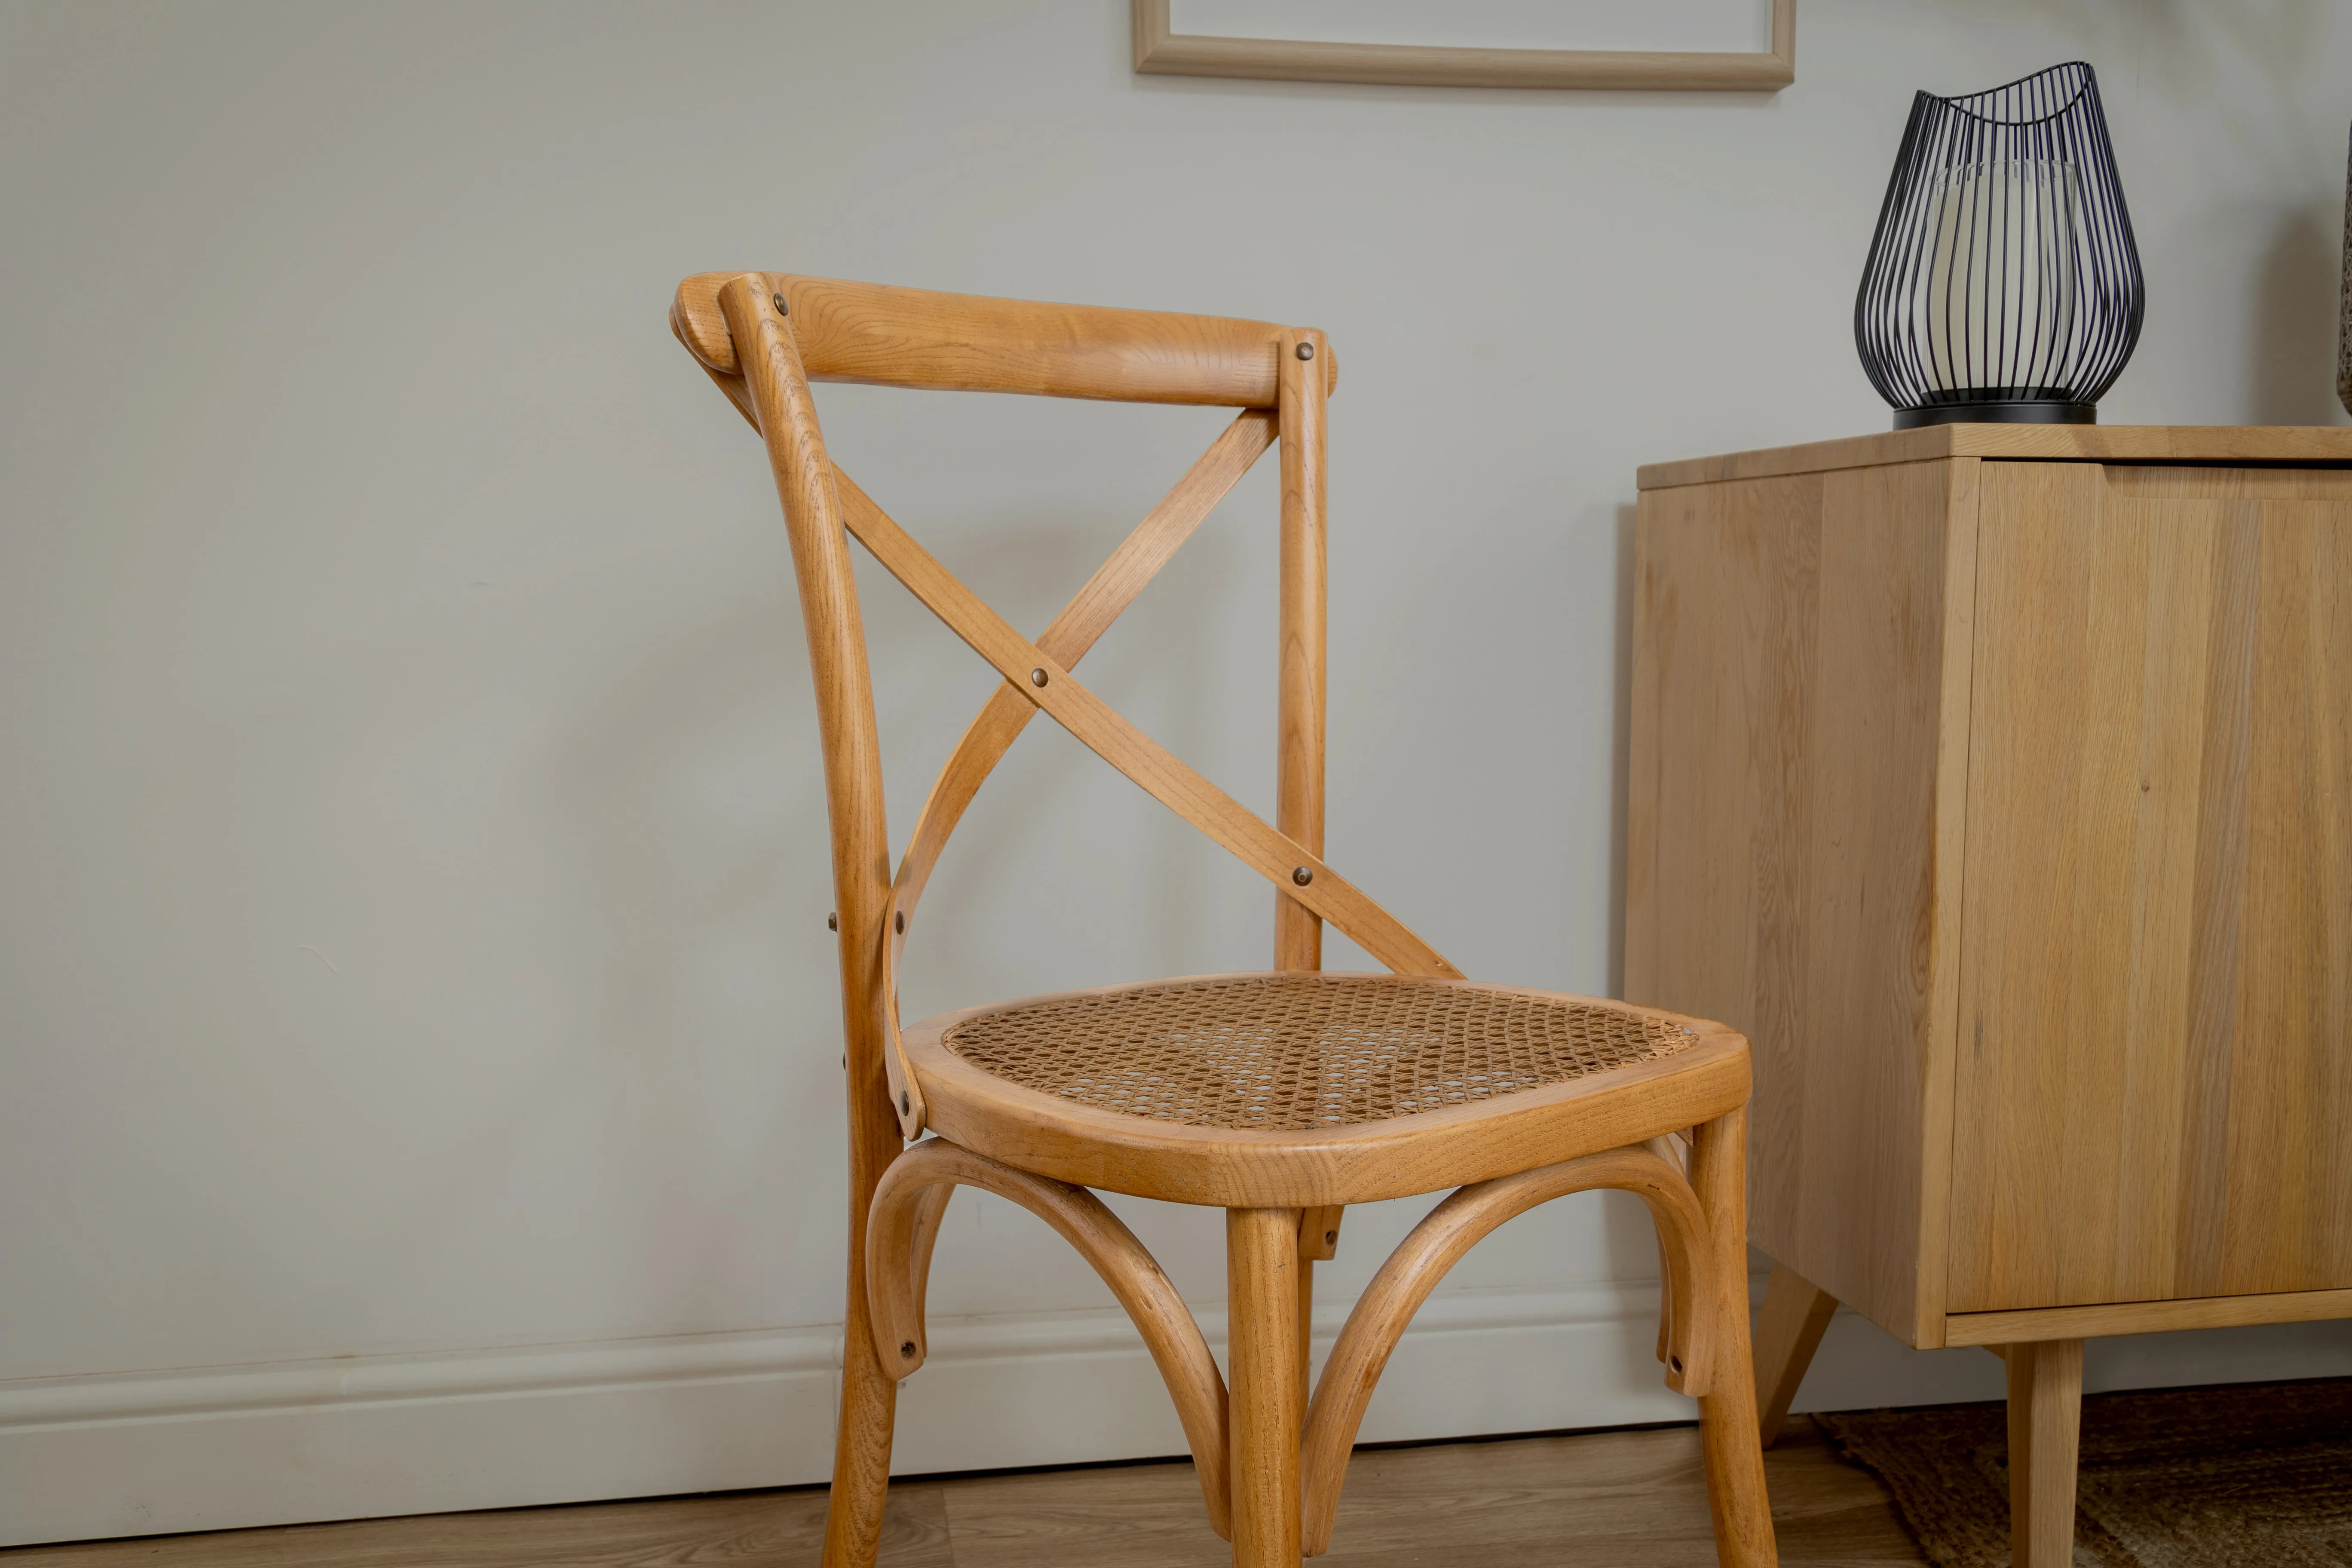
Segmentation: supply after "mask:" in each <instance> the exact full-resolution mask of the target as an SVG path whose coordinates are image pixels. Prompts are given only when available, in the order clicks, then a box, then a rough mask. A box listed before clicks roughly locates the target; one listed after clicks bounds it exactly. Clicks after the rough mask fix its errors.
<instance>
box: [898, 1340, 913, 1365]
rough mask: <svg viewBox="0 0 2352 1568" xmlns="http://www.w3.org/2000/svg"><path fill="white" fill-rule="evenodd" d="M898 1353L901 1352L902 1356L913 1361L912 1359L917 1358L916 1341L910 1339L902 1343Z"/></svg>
mask: <svg viewBox="0 0 2352 1568" xmlns="http://www.w3.org/2000/svg"><path fill="white" fill-rule="evenodd" d="M898 1353H899V1355H901V1356H902V1357H904V1358H905V1359H907V1360H908V1361H912V1360H914V1359H915V1342H914V1341H912V1340H908V1342H906V1343H904V1344H902V1345H900V1346H899V1347H898Z"/></svg>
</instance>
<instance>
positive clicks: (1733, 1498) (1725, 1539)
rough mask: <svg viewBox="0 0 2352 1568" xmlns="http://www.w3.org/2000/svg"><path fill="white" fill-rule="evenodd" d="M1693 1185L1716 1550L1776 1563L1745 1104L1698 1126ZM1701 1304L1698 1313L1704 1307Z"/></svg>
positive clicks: (1734, 1562)
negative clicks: (1706, 1296)
mask: <svg viewBox="0 0 2352 1568" xmlns="http://www.w3.org/2000/svg"><path fill="white" fill-rule="evenodd" d="M1690 1176H1691V1186H1692V1188H1693V1190H1695V1191H1696V1193H1697V1194H1698V1202H1699V1208H1700V1210H1701V1212H1702V1213H1704V1214H1705V1215H1706V1226H1707V1237H1708V1240H1709V1243H1710V1245H1711V1246H1712V1247H1713V1248H1714V1264H1715V1267H1714V1268H1712V1269H1710V1270H1709V1271H1708V1274H1709V1277H1710V1286H1711V1289H1712V1290H1713V1292H1714V1295H1715V1300H1714V1302H1713V1303H1712V1306H1713V1310H1714V1312H1715V1315H1716V1320H1717V1324H1718V1325H1719V1326H1718V1329H1717V1337H1716V1343H1715V1368H1714V1376H1713V1377H1712V1378H1711V1379H1710V1380H1709V1383H1708V1385H1707V1392H1706V1394H1702V1395H1701V1396H1700V1397H1699V1402H1698V1419H1699V1440H1700V1445H1701V1447H1702V1448H1703V1449H1704V1450H1705V1452H1706V1493H1707V1507H1708V1510H1709V1511H1710V1512H1711V1513H1712V1514H1713V1515H1714V1519H1715V1555H1716V1560H1717V1562H1718V1563H1722V1564H1724V1568H1777V1564H1778V1563H1780V1549H1779V1547H1778V1546H1777V1545H1775V1543H1774V1542H1773V1539H1772V1507H1771V1503H1770V1501H1769V1500H1768V1498H1767V1497H1766V1495H1765V1491H1764V1446H1763V1444H1762V1442H1761V1441H1760V1439H1759V1434H1758V1432H1757V1428H1756V1382H1755V1372H1754V1368H1753V1364H1752V1363H1751V1361H1750V1358H1749V1351H1748V1111H1747V1109H1746V1108H1745V1107H1744V1106H1743V1107H1742V1108H1740V1109H1739V1110H1732V1111H1727V1112H1726V1113H1725V1114H1723V1115H1721V1116H1718V1117H1717V1118H1716V1119H1715V1120H1714V1121H1709V1122H1706V1123H1705V1124H1703V1125H1702V1126H1700V1127H1699V1129H1698V1133H1697V1136H1696V1138H1695V1139H1694V1140H1693V1141H1692V1146H1691V1168H1690ZM1707 1305H1708V1304H1707V1303H1704V1302H1702V1303H1699V1304H1698V1306H1697V1309H1696V1310H1706V1308H1707Z"/></svg>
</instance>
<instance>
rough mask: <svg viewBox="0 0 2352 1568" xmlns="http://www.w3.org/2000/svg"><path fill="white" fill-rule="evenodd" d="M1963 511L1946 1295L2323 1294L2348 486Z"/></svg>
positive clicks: (2061, 478) (2349, 675)
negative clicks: (1964, 638)
mask: <svg viewBox="0 0 2352 1568" xmlns="http://www.w3.org/2000/svg"><path fill="white" fill-rule="evenodd" d="M1983 508H1984V510H1983V517H1984V524H1983V531H1982V556H1981V567H1980V576H1981V584H1982V586H1981V588H1980V592H1979V606H1978V614H1979V655H1978V683H1977V692H1976V698H1975V702H1976V710H1977V719H1976V723H1975V726H1974V730H1973V739H1972V745H1971V750H1970V755H1969V837H1968V844H1969V847H1968V857H1967V864H1966V868H1965V877H1966V881H1967V887H1968V893H1967V911H1966V915H1965V935H1964V941H1965V942H1966V945H1967V950H1968V954H1969V957H1968V970H1967V975H1966V979H1965V981H1964V993H1965V995H1964V1001H1963V1014H1962V1018H1961V1026H1962V1031H1963V1037H1964V1038H1965V1039H1966V1041H1967V1048H1966V1049H1965V1051H1964V1052H1963V1053H1962V1055H1961V1057H1960V1059H1959V1063H1958V1076H1957V1080H1956V1084H1955V1095H1956V1103H1957V1108H1958V1121H1957V1129H1956V1137H1955V1141H1954V1162H1955V1163H1954V1177H1953V1181H1954V1186H1953V1191H1954V1205H1953V1215H1954V1236H1953V1246H1952V1249H1951V1254H1950V1258H1951V1292H1950V1294H1951V1302H1950V1304H1951V1307H1952V1310H1955V1311H1961V1312H1985V1311H2001V1310H2021V1309H2028V1308H2053V1307H2064V1306H2075V1305H2088V1304H2094V1303H2101V1302H2132V1301H2147V1300H2163V1299H2187V1298H2196V1297H2214V1296H2224V1295H2237V1294H2259V1295H2271V1294H2278V1293H2283V1292H2306V1291H2315V1290H2334V1289H2347V1288H2352V1111H2347V1103H2352V994H2347V988H2352V474H2336V473H2329V472H2309V471H2305V472H2301V473H2294V472H2271V473H2267V474H2262V475H2256V476H2246V475H2242V474H2221V475H2218V476H2217V475H2214V474H2212V473H2211V472H2210V471H2208V470H2201V469H2195V468H2182V469H2176V470H2152V469H2146V468H2102V467H2095V466H2087V465H2060V464H2037V465H2000V466H1998V467H1997V468H1990V469H1989V470H1988V472H1987V477H1986V479H1985V485H1984V501H1983Z"/></svg>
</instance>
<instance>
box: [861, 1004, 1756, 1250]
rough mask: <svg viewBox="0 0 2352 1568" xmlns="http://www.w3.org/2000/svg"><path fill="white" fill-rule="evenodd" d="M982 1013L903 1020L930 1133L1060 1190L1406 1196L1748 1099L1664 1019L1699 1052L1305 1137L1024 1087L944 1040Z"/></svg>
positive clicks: (1637, 1137)
mask: <svg viewBox="0 0 2352 1568" xmlns="http://www.w3.org/2000/svg"><path fill="white" fill-rule="evenodd" d="M1200 978H1214V977H1210V976H1202V977H1200ZM1422 984H1426V982H1422ZM1445 984H1454V985H1462V986H1468V987H1471V988H1473V989H1478V990H1489V991H1500V992H1517V993H1518V994H1527V995H1536V996H1559V995H1560V993H1555V992H1538V991H1530V990H1528V988H1526V987H1523V986H1480V985H1477V984H1476V983H1475V982H1472V981H1466V980H1465V981H1450V982H1445ZM1123 989H1127V987H1122V986H1115V985H1112V986H1098V987H1094V988H1092V989H1091V990H1090V991H1083V992H1064V993H1059V994H1060V995H1069V996H1077V995H1087V994H1107V993H1110V992H1116V991H1119V990H1123ZM1048 999H1049V998H1041V997H1029V998H1024V1001H1023V1002H1022V1003H1003V1004H998V1005H1001V1006H1013V1005H1027V1004H1029V1003H1034V1002H1037V1001H1042V1000H1048ZM1574 1000H1577V1001H1580V1002H1586V1003H1589V1004H1591V1005H1597V1006H1623V1005H1624V1004H1622V1003H1611V1002H1595V1001H1594V1000H1593V999H1592V998H1590V997H1578V998H1574ZM988 1010H989V1009H985V1008H977V1007H970V1008H963V1009H961V1010H959V1011H957V1012H953V1013H942V1014H940V1015H938V1016H934V1017H930V1018H926V1019H924V1020H923V1021H922V1022H920V1023H918V1024H910V1025H908V1026H907V1029H906V1033H905V1039H906V1044H907V1054H908V1059H909V1060H910V1061H911V1062H912V1064H913V1066H914V1070H915V1071H916V1072H918V1073H919V1074H920V1075H921V1076H922V1079H923V1082H924V1085H925V1089H926V1092H927V1093H928V1094H929V1100H930V1106H931V1125H932V1127H933V1128H934V1129H935V1130H937V1131H939V1132H940V1134H941V1135H942V1136H943V1137H947V1138H950V1139H952V1140H953V1141H955V1142H957V1143H960V1144H961V1145H962V1146H964V1147H965V1148H967V1149H973V1150H977V1151H979V1152H982V1153H984V1154H987V1155H988V1156H989V1157H991V1158H992V1159H997V1160H1002V1161H1003V1162H1004V1163H1006V1164H1008V1165H1017V1166H1019V1167H1021V1168H1022V1169H1024V1170H1028V1171H1034V1172H1036V1173H1038V1174H1040V1175H1046V1176H1051V1177H1053V1178H1054V1179H1055V1180H1056V1181H1063V1182H1069V1183H1073V1184H1076V1185H1078V1186H1082V1187H1096V1188H1100V1189H1102V1190H1103V1191H1106V1192H1115V1193H1128V1194H1133V1195H1134V1196H1137V1197H1144V1198H1159V1199H1162V1200H1165V1201H1168V1202H1171V1203H1188V1204H1204V1205H1216V1206H1218V1207H1234V1208H1242V1207H1281V1208H1305V1207H1310V1206H1314V1205H1345V1204H1358V1203H1371V1202H1374V1201H1376V1200H1378V1199H1381V1198H1392V1197H1409V1196H1412V1194H1417V1193H1430V1192H1436V1191H1439V1190H1441V1189H1443V1188H1445V1187H1455V1186H1461V1185H1464V1184H1466V1183H1470V1182H1481V1181H1486V1180H1488V1179H1489V1178H1492V1177H1495V1176H1507V1175H1510V1174H1513V1173H1517V1172H1519V1171H1527V1170H1532V1169H1534V1168H1535V1167H1537V1166H1538V1165H1549V1164H1553V1163H1558V1162H1559V1161H1561V1160H1569V1159H1574V1158H1576V1157H1577V1156H1578V1155H1580V1154H1591V1153H1594V1152H1599V1151H1601V1150H1603V1149H1614V1148H1618V1147H1621V1146H1622V1145H1624V1144H1628V1143H1638V1142H1643V1141H1644V1140H1646V1139H1650V1138H1654V1137H1658V1136H1660V1135H1662V1134H1664V1133H1665V1132H1668V1131H1673V1130H1675V1129H1677V1128H1684V1127H1689V1126H1693V1125H1695V1124H1696V1123H1698V1122H1701V1121H1706V1120H1708V1119H1709V1118H1710V1117H1715V1116H1719V1115H1721V1114H1722V1113H1723V1112H1724V1111H1726V1110H1729V1109H1731V1108H1732V1107H1735V1106H1738V1105H1740V1104H1742V1103H1744V1102H1745V1101H1746V1100H1747V1098H1748V1044H1747V1042H1746V1041H1745V1040H1743V1039H1741V1038H1740V1037H1739V1036H1738V1035H1736V1034H1734V1033H1733V1032H1732V1031H1730V1030H1728V1029H1726V1028H1724V1027H1723V1026H1720V1025H1717V1024H1710V1023H1707V1022H1706V1021H1705V1020H1703V1019H1696V1018H1687V1017H1683V1016H1680V1015H1675V1014H1661V1015H1660V1016H1664V1017H1670V1018H1673V1019H1674V1020H1675V1022H1677V1023H1679V1024H1681V1025H1682V1026H1685V1027H1686V1028H1688V1029H1690V1030H1692V1031H1693V1032H1694V1033H1695V1034H1696V1036H1697V1037H1698V1038H1697V1040H1696V1043H1694V1044H1692V1045H1690V1046H1687V1047H1685V1048H1684V1049H1682V1050H1681V1051H1679V1052H1677V1053H1676V1054H1675V1055H1673V1056H1671V1057H1664V1058H1658V1059H1656V1060H1654V1061H1646V1062H1636V1063H1634V1064H1633V1065H1631V1066H1628V1067H1622V1068H1611V1069H1610V1070H1608V1071H1606V1072H1597V1073H1591V1074H1588V1075H1586V1076H1585V1077H1583V1078H1580V1079H1569V1080H1567V1081H1564V1082H1560V1083H1554V1084H1546V1085H1544V1086H1542V1087H1541V1088H1538V1089H1522V1090H1520V1091H1518V1092H1517V1093H1514V1094H1507V1095H1498V1096H1496V1098H1494V1099H1492V1100H1477V1101H1474V1102H1472V1103H1469V1104H1465V1105H1451V1106H1445V1107H1443V1108H1441V1109H1439V1110H1423V1111H1416V1112H1414V1113H1413V1114H1412V1115H1409V1116H1398V1117H1391V1118H1390V1119H1389V1120H1387V1121H1367V1122H1357V1123H1350V1124H1346V1125H1339V1126H1333V1127H1328V1128H1319V1129H1317V1130H1315V1131H1305V1132H1287V1131H1257V1130H1254V1129H1240V1130H1235V1129H1229V1128H1219V1127H1193V1126H1188V1125H1186V1124H1184V1123H1181V1122H1176V1121H1155V1120H1152V1119H1150V1118H1148V1117H1140V1116H1126V1115H1121V1114H1119V1113H1118V1112H1116V1111H1110V1110H1098V1109H1097V1108H1095V1107H1093V1106H1090V1105H1087V1104H1084V1103H1082V1102H1080V1101H1077V1100H1065V1099H1063V1098H1062V1097H1060V1096H1058V1095H1054V1094H1048V1093H1045V1092H1044V1091H1042V1090H1038V1089H1025V1088H1023V1087H1022V1086H1020V1085H1018V1084H1014V1083H1012V1082H1010V1081H1008V1080H1006V1079H1002V1078H998V1077H996V1076H995V1075H993V1074H992V1073H989V1072H987V1071H985V1070H983V1069H982V1068H978V1067H975V1066H973V1065H972V1064H971V1063H970V1062H967V1061H965V1060H964V1059H963V1058H961V1057H959V1056H957V1055H956V1054H955V1053H954V1052H953V1051H950V1050H949V1049H948V1048H947V1047H945V1046H944V1045H942V1044H941V1043H940V1036H941V1035H942V1034H943V1033H944V1032H945V1031H946V1030H947V1029H948V1028H949V1027H950V1026H953V1025H954V1024H956V1023H958V1022H959V1021H961V1020H962V1019H964V1018H968V1017H971V1016H974V1015H975V1014H978V1013H981V1012H984V1011H988ZM1651 1011H1655V1010H1654V1009H1652V1010H1651ZM1293 1246H1294V1247H1296V1238H1295V1237H1294V1240H1293Z"/></svg>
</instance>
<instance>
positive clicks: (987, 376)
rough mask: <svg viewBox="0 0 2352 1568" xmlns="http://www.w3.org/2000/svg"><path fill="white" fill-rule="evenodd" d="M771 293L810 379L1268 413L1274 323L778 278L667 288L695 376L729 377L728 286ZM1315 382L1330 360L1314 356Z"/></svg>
mask: <svg viewBox="0 0 2352 1568" xmlns="http://www.w3.org/2000/svg"><path fill="white" fill-rule="evenodd" d="M742 277H751V278H757V279H762V281H761V283H760V284H759V285H757V286H758V287H759V288H761V290H762V293H761V298H762V299H763V300H765V299H767V298H768V297H769V296H770V295H781V296H782V298H783V299H784V301H785V303H786V306H787V307H788V309H789V311H790V320H791V321H792V324H793V337H794V338H795V340H796V342H797V346H798V348H799V352H800V355H801V362H802V365H803V369H804V371H805V373H806V374H807V376H808V379H809V380H811V381H819V382H824V381H845V382H860V383H865V384H869V385H877V386H903V387H914V388H920V389H924V390H928V391H934V392H1013V393H1025V394H1029V395H1034V396H1040V397H1085V398H1109V399H1116V400H1118V401H1120V402H1127V403H1181V404H1208V405H1218V406H1223V407H1227V408H1271V407H1273V406H1274V405H1275V401H1276V384H1277V381H1278V378H1279V376H1280V374H1281V372H1280V363H1281V353H1282V348H1283V335H1284V331H1285V329H1283V328H1281V327H1278V326H1276V325H1275V324H1274V323H1273V322H1271V321H1235V320H1232V319H1229V318H1226V317H1223V316H1184V315H1176V314H1173V313H1171V312H1168V311H1162V310H1114V309H1110V308H1108V307H1105V306H1100V305H1052V304H1045V303H1043V302H1040V301H1036V300H993V299H985V298H982V297H980V296H977V295H971V294H943V293H940V292H937V291H935V290H931V289H899V288H894V287H892V286H891V285H888V284H885V283H850V282H844V281H842V280H840V279H832V278H800V277H794V276H793V275H791V274H788V273H736V272H704V273H699V274H698V275H696V276H695V277H692V278H688V279H686V281H684V282H683V283H680V284H679V285H678V287H677V296H676V298H675V299H674V300H672V302H671V306H670V328H671V331H674V332H676V333H677V337H678V341H679V342H683V343H684V344H685V345H686V346H687V348H688V351H689V352H690V353H693V355H694V357H695V358H696V359H698V360H699V361H700V362H701V363H702V364H703V365H704V367H705V368H707V369H709V370H710V371H712V372H714V373H716V374H719V375H735V374H740V364H739V360H738V355H737V349H736V342H737V340H736V339H735V338H734V337H733V336H732V335H731V334H730V330H729V327H728V323H727V318H726V316H725V314H724V312H723V311H721V310H719V304H718V300H719V294H720V292H721V291H722V290H723V289H726V287H727V286H728V284H729V283H730V281H732V280H733V279H737V278H742ZM1322 364H1323V374H1324V381H1325V385H1326V387H1327V388H1329V387H1336V386H1337V385H1338V384H1339V362H1338V360H1337V359H1335V358H1333V357H1332V356H1331V355H1329V354H1328V353H1327V354H1326V355H1324V357H1323V361H1322Z"/></svg>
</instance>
